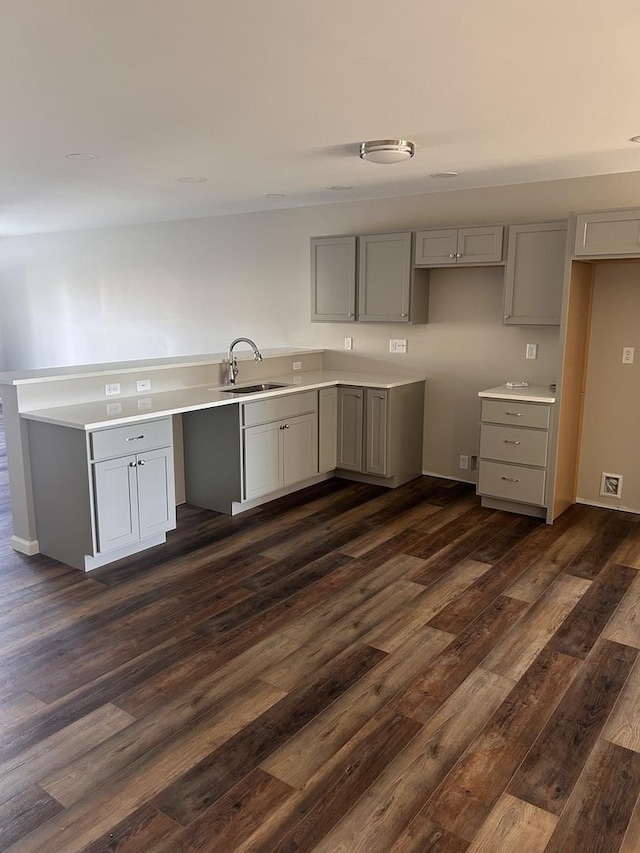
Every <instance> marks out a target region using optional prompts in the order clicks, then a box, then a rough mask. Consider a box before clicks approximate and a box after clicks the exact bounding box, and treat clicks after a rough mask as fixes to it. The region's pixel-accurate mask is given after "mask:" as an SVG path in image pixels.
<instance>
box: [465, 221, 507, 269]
mask: <svg viewBox="0 0 640 853" xmlns="http://www.w3.org/2000/svg"><path fill="white" fill-rule="evenodd" d="M503 236H504V228H503V226H502V225H490V226H488V227H486V228H484V227H482V228H480V227H476V228H458V246H457V250H456V260H457V262H458V264H499V263H500V262H501V261H502V241H503Z"/></svg>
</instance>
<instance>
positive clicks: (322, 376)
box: [21, 350, 423, 430]
mask: <svg viewBox="0 0 640 853" xmlns="http://www.w3.org/2000/svg"><path fill="white" fill-rule="evenodd" d="M301 352H309V350H301ZM83 375H85V374H83ZM421 381H423V379H422V378H421V377H415V376H397V375H393V376H389V375H386V374H380V373H356V372H352V371H347V370H313V371H305V372H303V373H299V374H287V375H280V376H269V377H261V378H260V379H256V380H254V381H253V382H246V383H242V382H239V383H238V387H240V388H241V387H242V385H243V384H245V385H253V384H257V383H259V382H284V383H287V384H286V387H284V388H278V389H275V390H272V391H259V392H256V393H253V394H233V393H225V392H224V391H221V390H220V388H221V387H224V386H217V387H207V386H204V385H203V386H198V387H193V388H180V389H176V390H175V391H163V392H160V393H158V394H139V395H136V396H135V397H121V398H118V399H115V400H114V399H111V400H108V401H106V400H100V401H96V402H91V403H80V404H77V405H70V406H56V407H55V408H50V409H38V410H35V411H32V412H23V413H22V415H21V417H23V418H26V419H27V420H32V421H42V422H44V423H50V424H57V425H58V426H67V427H72V428H74V429H81V430H92V429H101V428H103V427H109V426H117V425H119V424H127V423H131V422H133V421H142V420H152V419H155V418H161V417H166V416H168V415H178V414H181V413H182V412H193V411H196V410H198V409H210V408H213V407H214V406H224V405H230V404H232V403H238V402H250V401H251V400H264V399H268V398H269V397H280V396H283V395H284V394H291V393H292V392H295V391H304V390H311V389H315V388H328V387H331V386H333V385H359V386H361V387H363V388H396V387H398V386H400V385H411V384H412V383H414V382H421ZM227 387H228V386H227Z"/></svg>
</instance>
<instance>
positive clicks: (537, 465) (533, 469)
mask: <svg viewBox="0 0 640 853" xmlns="http://www.w3.org/2000/svg"><path fill="white" fill-rule="evenodd" d="M551 421H552V408H551V405H550V404H548V403H532V402H520V401H518V400H499V399H496V400H491V399H484V400H483V401H482V422H481V425H480V459H479V463H478V488H477V492H478V494H479V495H482V505H483V506H489V507H493V508H496V509H503V510H507V511H510V512H518V513H523V514H525V515H533V516H536V517H539V518H543V517H544V516H545V515H546V509H545V507H546V504H547V500H546V494H547V485H548V463H549V440H550V433H549V431H550V428H551Z"/></svg>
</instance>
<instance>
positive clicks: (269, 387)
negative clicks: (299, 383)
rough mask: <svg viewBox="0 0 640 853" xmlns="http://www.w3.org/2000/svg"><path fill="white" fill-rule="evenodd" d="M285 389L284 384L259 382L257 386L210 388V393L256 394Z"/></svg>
mask: <svg viewBox="0 0 640 853" xmlns="http://www.w3.org/2000/svg"><path fill="white" fill-rule="evenodd" d="M287 387H288V385H287V383H286V382H261V383H260V384H259V385H238V386H236V385H227V386H226V387H225V388H211V391H222V393H223V394H257V393H259V392H260V391H274V390H275V389H276V388H287Z"/></svg>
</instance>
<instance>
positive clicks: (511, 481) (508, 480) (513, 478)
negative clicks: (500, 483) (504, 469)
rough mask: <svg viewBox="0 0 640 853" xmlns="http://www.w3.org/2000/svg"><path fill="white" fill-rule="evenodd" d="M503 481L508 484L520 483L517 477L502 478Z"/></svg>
mask: <svg viewBox="0 0 640 853" xmlns="http://www.w3.org/2000/svg"><path fill="white" fill-rule="evenodd" d="M500 479H501V480H506V481H507V483H519V482H520V480H519V479H518V478H517V477H500Z"/></svg>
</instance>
